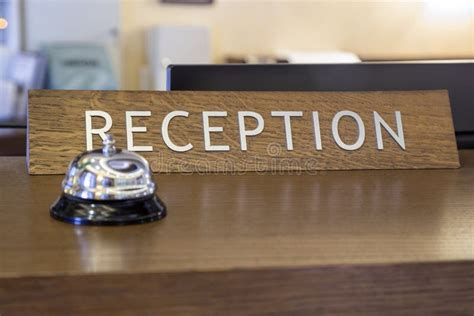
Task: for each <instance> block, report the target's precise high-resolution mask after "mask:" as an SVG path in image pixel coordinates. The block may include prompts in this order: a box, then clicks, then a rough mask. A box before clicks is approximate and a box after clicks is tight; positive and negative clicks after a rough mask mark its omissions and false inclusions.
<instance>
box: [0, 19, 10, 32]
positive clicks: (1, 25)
mask: <svg viewBox="0 0 474 316" xmlns="http://www.w3.org/2000/svg"><path fill="white" fill-rule="evenodd" d="M7 27H8V21H7V19H5V18H0V30H4V29H6V28H7Z"/></svg>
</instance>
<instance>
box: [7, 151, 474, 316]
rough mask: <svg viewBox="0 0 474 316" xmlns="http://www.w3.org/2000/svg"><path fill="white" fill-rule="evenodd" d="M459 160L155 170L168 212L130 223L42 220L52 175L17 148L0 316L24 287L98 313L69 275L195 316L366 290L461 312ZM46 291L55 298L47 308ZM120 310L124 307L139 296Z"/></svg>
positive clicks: (471, 165)
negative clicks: (441, 164)
mask: <svg viewBox="0 0 474 316" xmlns="http://www.w3.org/2000/svg"><path fill="white" fill-rule="evenodd" d="M460 158H461V165H462V168H461V169H456V170H398V171H395V170H379V171H332V172H331V171H327V172H318V173H317V174H314V175H309V174H301V175H297V174H291V175H289V174H273V175H272V174H269V173H267V174H263V175H262V174H255V173H248V174H245V175H182V174H167V175H165V174H163V175H156V180H157V183H158V195H159V196H160V197H161V198H162V199H163V200H164V201H165V203H166V204H167V206H168V210H169V212H168V217H166V218H165V219H164V220H162V221H159V222H155V223H149V224H145V225H137V226H127V227H85V226H82V227H76V226H72V225H69V224H65V223H62V222H58V221H55V220H53V219H51V218H50V217H49V206H50V205H51V203H52V202H53V201H54V199H55V198H56V197H57V196H58V194H59V191H60V182H61V180H62V177H60V176H28V175H27V172H26V167H25V159H24V158H13V157H3V158H0V175H1V176H0V214H1V216H0V231H1V232H2V237H1V238H0V254H1V255H0V313H1V312H2V309H1V307H2V303H3V306H4V309H5V310H6V311H12V312H14V311H18V310H16V309H15V308H19V306H23V307H24V306H25V305H24V304H26V303H25V302H27V301H28V298H30V301H31V300H32V301H33V303H31V304H33V305H32V306H34V307H35V308H36V310H37V311H48V313H50V314H51V313H53V314H54V312H57V313H61V312H64V311H65V310H66V309H65V308H66V306H67V305H66V304H69V306H68V308H71V306H74V302H75V303H77V306H80V308H82V309H81V311H84V312H91V311H102V312H104V311H105V309H101V308H105V307H104V306H106V305H107V304H105V305H104V301H106V299H105V298H104V299H103V300H102V301H101V300H100V299H99V298H96V299H95V301H93V302H92V301H91V302H90V304H89V305H87V304H86V305H85V304H83V300H84V299H85V298H84V295H82V296H81V295H79V296H77V295H76V294H77V293H76V294H73V293H71V290H70V288H68V287H67V286H68V285H69V286H72V287H74V288H77V289H78V291H87V293H94V291H102V292H103V293H113V296H114V297H115V299H117V298H118V299H120V298H121V299H122V300H123V301H124V302H130V304H131V305H130V304H129V305H127V306H132V307H133V306H134V305H133V302H138V301H139V300H138V299H137V297H130V295H131V294H127V293H128V292H127V293H124V292H120V290H119V289H117V288H116V287H114V285H115V286H119V287H120V286H127V287H129V286H132V287H133V286H134V287H136V288H137V291H138V292H137V293H140V291H144V292H143V293H149V292H150V291H151V292H153V295H161V298H163V297H164V296H163V295H165V297H167V299H168V301H166V302H163V300H162V299H161V300H160V299H159V297H158V298H157V300H158V301H156V302H155V301H153V300H152V297H154V296H153V295H151V294H150V295H151V296H150V298H149V300H150V301H147V302H148V303H146V302H145V305H146V304H148V305H146V306H148V307H149V308H152V307H153V309H150V310H147V311H164V312H168V313H170V314H174V313H176V314H180V313H185V314H186V312H191V313H193V314H200V313H203V314H205V313H207V312H209V311H211V309H210V308H211V307H210V306H209V305H205V302H208V303H210V304H211V305H212V311H213V312H219V311H226V310H227V308H228V307H229V306H232V305H229V304H232V303H233V304H236V305H235V306H241V305H238V304H247V305H248V306H247V305H246V306H247V307H248V310H253V311H255V312H257V311H258V312H262V311H264V312H265V311H267V312H276V311H277V310H278V311H280V312H281V311H286V312H287V313H289V312H298V311H299V312H301V313H303V314H304V313H308V314H312V313H314V312H315V311H326V312H339V313H342V314H343V313H344V311H346V312H348V313H350V314H354V313H356V312H354V308H356V309H357V311H358V312H360V313H361V314H364V315H370V314H371V313H372V312H373V313H374V315H376V314H377V312H380V309H377V306H378V305H377V304H376V303H374V304H375V305H377V306H375V305H371V304H369V305H367V304H365V305H364V307H361V306H359V305H357V304H361V303H363V302H373V295H380V298H382V299H383V301H382V303H383V304H382V303H380V304H381V305H380V306H378V307H381V308H382V309H383V310H386V311H389V310H393V311H405V312H406V311H407V310H410V309H409V307H410V306H412V308H415V309H416V308H417V307H416V306H419V304H424V305H423V306H425V307H426V308H428V309H427V311H431V312H443V311H444V312H446V311H451V312H467V311H469V312H470V313H471V314H472V312H474V151H461V152H460ZM433 278H435V279H433ZM153 280H154V281H153ZM315 280H316V281H317V282H316V281H315ZM150 282H151V283H150ZM279 282H280V283H279ZM338 282H340V284H344V285H341V286H336V285H335V284H336V283H338ZM397 282H398V283H397ZM439 282H441V283H439ZM99 283H100V284H101V286H100V287H99V286H98V285H97V284H99ZM91 284H96V286H95V287H92V286H91ZM394 284H395V285H394ZM29 287H30V288H31V287H33V288H34V289H35V291H34V292H35V294H31V293H30V292H28V290H27V289H28V288H29ZM398 287H400V288H398ZM38 288H40V289H41V291H39V292H42V291H43V292H42V294H38ZM274 288H277V289H279V290H275V289H274ZM391 288H393V291H394V292H393V293H392V294H390V293H391V292H390V291H391V290H390V289H391ZM65 289H69V290H66V292H68V293H69V294H68V295H70V296H67V295H65V294H64V290H65ZM139 289H141V290H139ZM219 289H221V292H219ZM271 289H273V290H271ZM303 289H306V290H303ZM318 289H319V290H320V291H321V293H322V294H321V293H320V294H321V296H319V297H318V298H317V299H309V298H311V297H312V296H311V295H312V293H313V294H314V295H316V294H317V293H319V292H317V291H318ZM368 289H371V290H368ZM440 289H442V291H441V293H440V292H439V290H440ZM17 291H20V292H17ZM55 291H59V292H55ZM61 291H63V292H61ZM215 291H217V292H215ZM305 291H313V292H305ZM364 291H365V292H364ZM374 291H375V292H374ZM420 291H421V292H420ZM333 292H334V293H333ZM18 293H20V294H18ZM166 293H168V294H167V295H168V296H166ZM264 293H265V294H264ZM328 293H329V294H328ZM330 293H333V295H334V296H331V295H332V294H330ZM364 293H365V294H364ZM387 293H388V294H387ZM397 293H398V294H397ZM17 294H18V295H21V297H22V298H23V299H25V297H26V298H27V299H26V300H25V301H24V302H23V305H19V304H20V303H19V302H18V299H17V298H18V297H17V296H15V295H17ZM54 295H63V297H64V301H62V302H56V303H54V304H52V303H51V302H50V303H48V304H49V305H48V304H47V303H46V302H47V297H50V298H52V297H54ZM127 295H128V296H127ZM137 295H138V294H137ZM147 295H148V294H147ZM229 295H230V296H229ZM239 295H240V296H239ZM254 295H257V296H255V297H254ZM266 295H267V296H266ZM298 295H299V296H298ZM363 295H366V296H363ZM387 295H388V296H387ZM396 295H399V296H396ZM400 295H401V296H400ZM420 295H421V296H420ZM450 295H452V296H450ZM362 296H363V297H362ZM413 296H416V297H417V299H415V298H413ZM40 297H41V298H42V299H40ZM88 297H89V298H90V297H93V295H92V294H91V295H89V296H88ZM334 297H338V298H342V299H344V300H345V301H344V302H345V303H342V305H341V303H337V301H335V300H333V298H334ZM439 297H443V300H441V301H439V300H438V298H439ZM450 297H451V298H452V299H451V300H450ZM155 298H156V297H155ZM68 299H69V300H71V301H68ZM90 299H91V300H93V298H90ZM127 299H128V300H129V301H127ZM216 299H217V300H220V303H215V302H214V301H215V300H216ZM267 299H268V300H267ZM430 299H431V300H430ZM229 300H231V302H229ZM365 300H366V301H365ZM113 302H116V301H111V302H109V303H110V305H109V308H111V307H110V306H115V305H114V303H113ZM211 302H214V303H211ZM270 302H271V303H270ZM351 302H352V303H351ZM42 304H43V305H42ZM71 304H72V305H71ZM137 304H138V303H137ZM295 304H296V305H295ZM321 304H324V305H323V306H325V307H324V308H325V309H324V310H320V309H318V308H320V307H321V306H320V305H321ZM351 304H353V305H351ZM354 304H355V305H354ZM384 304H385V305H384ZM387 304H388V305H387ZM410 304H411V305H410ZM87 306H89V307H87ZM90 306H92V307H90ZM140 306H142V307H141V308H143V305H140ZM357 306H358V307H357ZM407 306H408V307H407ZM132 307H130V308H132ZM303 307H304V308H303ZM41 308H44V310H43V309H41ZM78 308H79V307H78ZM88 308H89V309H88ZM91 308H92V309H91ZM117 308H118V307H117ZM121 308H122V309H121V310H120V311H121V312H122V313H123V314H124V315H125V314H127V311H130V314H133V312H132V311H136V310H137V308H138V307H137V306H135V307H133V308H132V309H130V310H127V309H126V308H125V307H123V306H122V307H121ZM219 308H221V309H219ZM331 308H332V309H331ZM341 308H346V309H341ZM407 308H408V309H407ZM117 311H118V310H115V315H116V312H117ZM412 311H413V310H412ZM5 315H7V313H6V314H5Z"/></svg>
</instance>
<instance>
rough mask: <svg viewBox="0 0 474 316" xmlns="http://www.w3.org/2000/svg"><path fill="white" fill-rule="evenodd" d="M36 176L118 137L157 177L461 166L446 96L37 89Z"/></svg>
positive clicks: (32, 160)
mask: <svg viewBox="0 0 474 316" xmlns="http://www.w3.org/2000/svg"><path fill="white" fill-rule="evenodd" d="M28 126H29V131H28V144H29V160H28V162H29V164H28V165H29V172H30V174H60V173H64V172H65V171H66V169H67V166H68V163H69V162H70V161H71V159H72V158H74V157H75V156H76V155H77V154H79V153H81V152H83V151H85V150H86V148H88V149H91V148H94V149H97V148H100V146H101V135H102V136H103V135H104V133H105V132H110V133H112V134H113V135H114V137H115V139H116V140H117V145H118V147H121V148H128V149H130V150H134V151H138V152H139V153H140V154H142V155H143V156H144V157H145V158H147V159H148V161H149V162H150V165H151V167H152V169H153V171H155V172H199V173H201V172H215V171H219V172H228V173H231V172H243V171H286V170H307V171H312V170H330V169H332V170H336V169H337V170H338V169H418V168H457V167H459V159H458V153H457V148H456V141H455V137H454V129H453V123H452V117H451V109H450V105H449V98H448V93H447V91H410V92H407V91H405V92H152V91H146V92H145V91H136V92H132V91H45V90H44V91H43V90H36V91H31V92H30V96H29V118H28Z"/></svg>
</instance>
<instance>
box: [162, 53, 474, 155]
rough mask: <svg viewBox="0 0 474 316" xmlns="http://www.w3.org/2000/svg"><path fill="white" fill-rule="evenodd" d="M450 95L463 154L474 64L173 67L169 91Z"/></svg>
mask: <svg viewBox="0 0 474 316" xmlns="http://www.w3.org/2000/svg"><path fill="white" fill-rule="evenodd" d="M437 89H447V90H448V92H449V98H450V101H451V107H452V113H453V117H454V127H455V130H456V139H457V141H458V147H459V148H474V60H473V61H435V62H390V63H357V64H310V65H306V64H274V65H237V64H231V65H171V66H169V67H168V90H192V91H225V90H227V91H384V90H437Z"/></svg>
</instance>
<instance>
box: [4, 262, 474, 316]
mask: <svg viewBox="0 0 474 316" xmlns="http://www.w3.org/2000/svg"><path fill="white" fill-rule="evenodd" d="M473 280H474V262H451V263H443V262H441V263H415V264H394V265H356V266H338V265H336V266H321V267H312V268H302V269H282V268H280V269H262V270H230V271H218V272H208V273H199V272H186V273H157V274H150V273H147V274H130V275H126V276H125V275H118V274H111V275H109V274H107V275H88V276H81V277H78V276H54V277H41V278H38V277H33V278H12V279H3V280H0V312H2V315H8V316H13V315H21V316H23V315H113V316H125V315H196V316H197V315H363V316H379V315H403V316H406V315H460V316H461V315H465V316H472V314H473V313H474V286H473V285H474V281H473Z"/></svg>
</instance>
